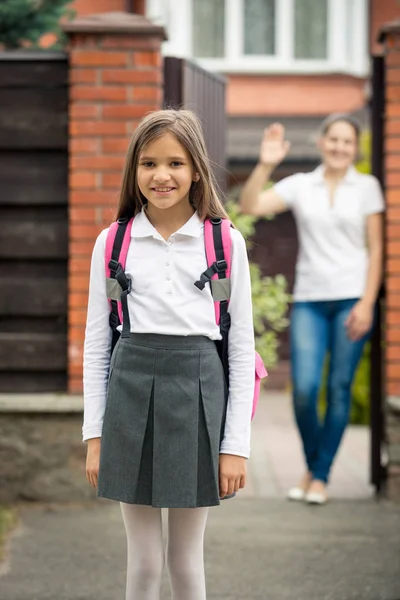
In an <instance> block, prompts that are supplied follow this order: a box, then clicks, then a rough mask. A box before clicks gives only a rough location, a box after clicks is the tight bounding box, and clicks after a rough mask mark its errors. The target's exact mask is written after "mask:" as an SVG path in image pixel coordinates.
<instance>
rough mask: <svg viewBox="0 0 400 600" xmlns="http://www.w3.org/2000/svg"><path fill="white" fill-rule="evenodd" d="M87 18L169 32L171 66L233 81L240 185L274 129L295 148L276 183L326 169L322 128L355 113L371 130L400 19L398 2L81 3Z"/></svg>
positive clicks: (233, 138)
mask: <svg viewBox="0 0 400 600" xmlns="http://www.w3.org/2000/svg"><path fill="white" fill-rule="evenodd" d="M73 6H74V8H75V9H76V10H77V12H78V14H80V15H84V14H90V13H93V12H96V13H98V12H103V11H104V12H106V11H121V10H122V11H130V12H136V13H140V14H143V15H145V16H146V17H147V18H149V19H150V20H151V21H153V22H154V23H155V24H157V25H162V26H163V27H164V28H165V30H166V32H167V36H168V40H167V41H166V42H165V43H164V44H163V54H164V56H178V57H183V58H188V59H191V60H195V61H196V62H198V63H199V64H200V65H201V66H203V67H205V68H206V69H208V70H211V71H216V72H219V73H222V74H224V75H225V76H226V78H227V80H228V85H227V116H228V136H227V144H228V145H227V152H228V169H229V172H230V173H231V177H230V182H231V184H232V185H234V184H235V183H236V182H240V181H242V180H243V179H244V178H246V177H247V175H248V173H249V171H250V170H251V168H252V167H253V166H254V164H255V162H256V160H257V154H258V148H259V143H260V138H261V135H262V131H263V129H264V127H265V126H266V125H267V124H268V123H270V122H271V121H280V122H282V123H283V124H284V125H285V127H286V130H287V136H288V138H289V139H290V140H291V142H292V147H291V152H290V155H289V157H288V159H287V161H286V163H285V165H284V166H282V167H281V169H280V171H279V172H278V173H277V176H278V177H281V176H284V175H286V174H288V173H290V172H292V171H294V170H299V169H304V170H309V169H311V168H313V167H314V166H315V165H316V164H317V163H318V159H319V157H318V152H317V150H316V146H315V140H316V137H317V134H318V126H319V124H320V122H321V120H322V119H323V118H324V117H325V116H326V115H328V114H329V113H332V112H351V113H354V114H355V115H356V116H358V118H359V119H360V121H361V123H362V125H363V126H364V127H365V128H368V127H369V111H368V105H369V101H370V95H371V90H370V85H369V76H370V54H371V52H373V53H377V52H380V51H381V45H380V44H378V43H377V41H376V40H377V33H378V31H379V29H380V28H381V26H382V25H383V24H384V23H386V22H388V21H390V20H393V19H395V18H397V16H398V14H400V7H399V4H398V2H397V1H396V0H180V1H179V2H176V0H130V1H129V0H128V1H127V0H97V1H95V0H76V2H75V3H74V4H73Z"/></svg>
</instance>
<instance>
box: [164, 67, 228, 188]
mask: <svg viewBox="0 0 400 600" xmlns="http://www.w3.org/2000/svg"><path fill="white" fill-rule="evenodd" d="M225 85H226V81H225V78H224V77H222V76H221V75H217V74H216V73H210V72H209V71H206V70H205V69H202V68H201V67H199V66H198V65H196V64H194V63H192V62H190V61H188V60H184V59H183V58H174V57H166V58H165V60H164V107H165V108H186V109H189V110H192V111H193V112H195V113H196V115H197V116H198V117H199V119H200V120H201V123H202V126H203V132H204V137H205V141H206V146H207V150H208V154H209V156H210V159H211V161H212V163H213V166H214V174H215V177H216V179H217V182H218V184H219V186H220V188H221V190H222V191H225V190H226V185H227V176H226V174H227V172H226V108H225Z"/></svg>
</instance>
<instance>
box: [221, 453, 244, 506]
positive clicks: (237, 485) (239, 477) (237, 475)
mask: <svg viewBox="0 0 400 600" xmlns="http://www.w3.org/2000/svg"><path fill="white" fill-rule="evenodd" d="M246 472H247V466H246V459H245V458H243V456H236V455H235V454H220V455H219V496H220V498H225V496H230V495H231V494H233V493H234V492H237V491H238V490H239V489H241V488H244V486H245V485H246Z"/></svg>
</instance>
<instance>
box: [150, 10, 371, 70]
mask: <svg viewBox="0 0 400 600" xmlns="http://www.w3.org/2000/svg"><path fill="white" fill-rule="evenodd" d="M192 2H193V0H179V2H177V1H176V0H147V2H146V15H147V17H148V18H150V19H151V20H152V21H154V22H156V23H157V24H160V25H163V26H164V27H165V28H166V30H167V35H168V41H167V42H165V43H164V46H163V53H164V55H169V56H171V55H173V56H179V57H182V58H188V59H191V60H195V61H196V62H197V63H198V64H199V65H200V66H202V67H204V68H205V69H207V70H210V71H217V72H221V73H227V74H229V73H238V74H240V73H245V74H252V73H253V74H269V73H271V74H274V73H276V74H291V73H292V74H319V73H321V74H322V73H346V74H350V75H354V76H357V77H365V76H366V75H368V72H369V56H368V0H328V38H327V59H321V60H319V59H296V58H294V56H293V54H294V2H295V0H277V1H276V8H275V19H276V21H275V26H276V37H275V50H276V54H275V55H273V56H267V55H260V56H257V55H247V56H246V55H244V54H242V53H241V49H242V48H243V47H244V29H243V20H244V11H243V2H244V0H225V17H226V18H225V57H224V58H197V57H195V56H193V54H192V43H193V40H192ZM349 16H350V17H351V19H352V32H353V35H352V36H351V40H349V39H347V38H348V27H347V25H346V23H347V18H348V17H349Z"/></svg>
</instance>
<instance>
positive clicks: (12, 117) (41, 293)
mask: <svg viewBox="0 0 400 600" xmlns="http://www.w3.org/2000/svg"><path fill="white" fill-rule="evenodd" d="M0 88H1V93H0V223H1V227H0V289H1V295H0V392H3V393H4V392H43V391H57V390H66V385H67V379H66V377H67V338H66V335H67V260H68V206H67V202H68V152H67V148H68V62H67V58H66V56H65V55H64V54H47V53H40V54H32V53H29V54H28V53H22V52H21V53H20V52H18V53H2V54H1V55H0Z"/></svg>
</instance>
